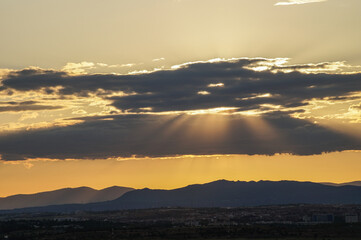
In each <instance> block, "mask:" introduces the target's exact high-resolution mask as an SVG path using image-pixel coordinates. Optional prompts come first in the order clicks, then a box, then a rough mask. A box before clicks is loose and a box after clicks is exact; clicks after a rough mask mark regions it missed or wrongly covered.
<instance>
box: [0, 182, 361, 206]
mask: <svg viewBox="0 0 361 240" xmlns="http://www.w3.org/2000/svg"><path fill="white" fill-rule="evenodd" d="M286 204H361V187H359V186H338V187H336V186H327V185H324V184H319V183H312V182H295V181H279V182H272V181H259V182H240V181H238V182H232V181H225V180H219V181H215V182H211V183H207V184H197V185H190V186H187V187H184V188H179V189H174V190H151V189H147V188H146V189H141V190H134V191H129V192H127V193H125V194H124V195H122V196H121V197H119V198H117V199H115V200H112V201H106V202H99V203H90V204H68V205H58V206H48V207H41V208H27V209H18V210H16V211H13V212H71V211H79V210H80V211H108V210H121V209H145V208H163V207H193V208H206V207H207V208H208V207H243V206H262V205H286ZM3 213H4V212H3Z"/></svg>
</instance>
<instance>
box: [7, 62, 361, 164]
mask: <svg viewBox="0 0 361 240" xmlns="http://www.w3.org/2000/svg"><path fill="white" fill-rule="evenodd" d="M287 61H288V60H287V59H280V58H278V59H266V58H237V59H213V60H209V61H198V62H190V63H184V64H180V65H177V66H174V67H173V68H172V69H162V70H157V71H149V72H144V73H138V74H125V75H117V74H83V75H72V74H69V73H67V72H65V71H56V70H46V69H39V68H29V69H24V70H19V71H10V72H9V73H8V74H7V75H6V76H5V77H3V79H2V82H1V84H2V85H1V87H0V91H1V90H3V91H13V92H17V93H22V94H25V93H30V92H31V93H33V92H35V95H36V93H37V92H41V96H42V98H43V99H42V100H41V103H42V104H44V103H46V97H45V96H46V95H47V94H48V95H51V99H52V100H53V101H54V98H55V101H56V98H58V99H62V98H71V99H74V101H76V100H77V99H95V98H96V99H98V100H99V99H101V100H102V101H104V102H106V103H107V104H109V105H108V106H109V107H110V108H111V109H113V110H112V111H108V112H106V113H99V112H98V113H92V114H93V116H89V114H90V113H89V112H88V111H86V112H85V111H84V112H77V108H69V109H73V110H74V111H73V113H74V114H84V115H88V117H82V118H73V119H69V120H68V121H69V122H71V124H64V126H58V127H48V128H44V129H29V130H26V131H18V132H11V133H6V134H5V133H4V134H2V135H0V154H1V155H2V159H3V160H22V159H29V158H30V159H31V158H51V159H69V158H77V159H97V158H112V157H130V156H133V155H137V156H150V157H155V156H175V155H183V154H194V155H202V154H276V153H291V154H298V155H309V154H320V153H322V152H332V151H343V150H360V149H361V142H360V138H355V137H351V136H348V135H344V134H342V133H340V132H336V131H334V130H332V129H330V128H325V127H322V126H320V125H317V124H315V123H312V122H310V121H307V120H306V119H298V118H296V117H297V116H296V115H297V114H301V113H303V112H304V111H306V110H308V109H309V108H310V107H313V106H314V104H315V102H317V101H325V102H328V103H330V104H333V103H336V102H346V101H352V103H350V104H349V105H351V104H355V103H356V102H357V101H358V100H360V99H361V94H360V93H361V84H360V81H361V74H360V73H357V72H355V73H352V72H351V73H349V72H348V73H345V72H342V69H343V68H348V66H347V65H346V64H345V63H343V62H330V63H327V62H326V63H316V64H301V65H287ZM357 103H358V102H357ZM42 104H39V102H35V101H34V102H26V101H24V102H6V103H5V104H3V106H2V105H0V109H1V107H4V110H5V108H6V111H10V110H11V111H25V109H30V110H37V109H36V108H37V107H39V106H40V105H41V106H42V107H44V106H45V105H44V106H43V105H42ZM48 105H49V104H48ZM49 106H50V105H49ZM50 107H53V106H50ZM350 109H351V110H356V109H358V105H354V106H352V107H351V108H350ZM109 113H110V115H109ZM105 114H106V115H105ZM70 115H71V113H70V114H69V116H68V117H70ZM94 115H95V116H94ZM96 115H98V116H96ZM99 115H100V116H99ZM103 115H105V116H103ZM72 116H74V115H72ZM62 121H63V122H67V120H65V119H63V120H62ZM79 121H81V123H79ZM73 122H76V124H74V123H73Z"/></svg>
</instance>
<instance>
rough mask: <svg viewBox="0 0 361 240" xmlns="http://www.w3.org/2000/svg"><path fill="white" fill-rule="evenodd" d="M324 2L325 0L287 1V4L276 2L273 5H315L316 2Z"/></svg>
mask: <svg viewBox="0 0 361 240" xmlns="http://www.w3.org/2000/svg"><path fill="white" fill-rule="evenodd" d="M326 1H327V0H288V1H287V2H278V3H276V4H275V6H282V5H295V4H306V3H317V2H326Z"/></svg>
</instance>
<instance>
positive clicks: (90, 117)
mask: <svg viewBox="0 0 361 240" xmlns="http://www.w3.org/2000/svg"><path fill="white" fill-rule="evenodd" d="M360 10H361V2H360V1H359V0H288V1H287V0H222V1H221V0H107V1H99V0H72V1H70V0H62V1H57V0H32V1H28V0H2V1H0V29H1V37H0V156H1V157H0V197H4V196H8V195H12V194H19V193H34V192H40V191H45V190H54V189H58V188H62V187H78V186H89V187H94V188H98V189H99V188H105V187H108V186H112V185H119V186H127V187H135V188H144V187H149V188H163V189H171V188H176V187H182V186H186V185H188V184H194V183H205V182H209V181H213V180H217V179H228V180H241V181H251V180H255V181H257V180H275V181H276V180H277V181H278V180H297V181H316V182H349V181H357V180H361V179H360V174H359V173H360V171H361V162H360V159H361V48H360V47H359V43H360V42H361V25H360V24H359V23H360V22H361V16H360V14H359V11H360Z"/></svg>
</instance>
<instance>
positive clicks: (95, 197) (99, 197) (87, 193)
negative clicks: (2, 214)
mask: <svg viewBox="0 0 361 240" xmlns="http://www.w3.org/2000/svg"><path fill="white" fill-rule="evenodd" d="M132 190H134V189H132V188H127V187H117V186H114V187H109V188H105V189H102V190H95V189H93V188H89V187H79V188H63V189H59V190H55V191H49V192H41V193H35V194H19V195H13V196H9V197H5V198H0V210H5V209H15V208H28V207H39V206H48V205H60V204H72V203H92V202H104V201H109V200H114V199H116V198H119V197H120V196H122V195H123V194H124V193H126V192H129V191H132Z"/></svg>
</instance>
